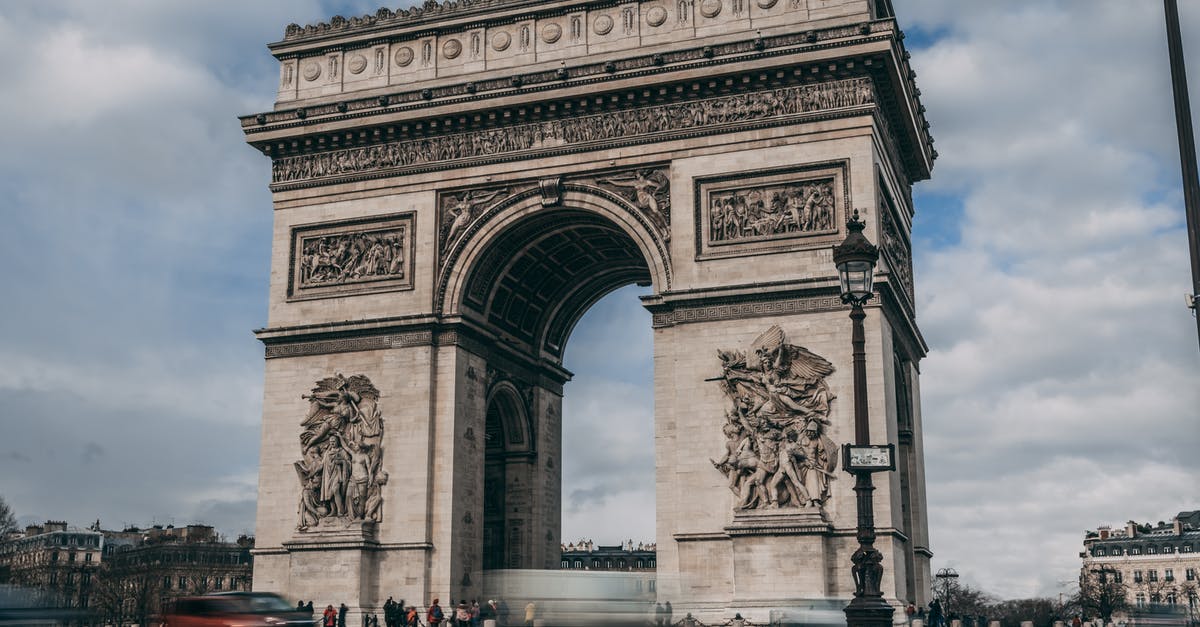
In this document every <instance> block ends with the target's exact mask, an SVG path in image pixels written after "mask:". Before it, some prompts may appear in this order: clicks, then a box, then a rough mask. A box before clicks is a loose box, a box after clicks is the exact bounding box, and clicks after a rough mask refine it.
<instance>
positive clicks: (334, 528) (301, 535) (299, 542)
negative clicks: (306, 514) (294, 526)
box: [283, 518, 379, 551]
mask: <svg viewBox="0 0 1200 627" xmlns="http://www.w3.org/2000/svg"><path fill="white" fill-rule="evenodd" d="M378 545H379V540H378V533H377V530H376V525H375V523H373V522H364V521H351V520H345V519H340V518H326V519H324V520H322V521H321V524H320V525H318V526H314V527H309V528H308V529H307V530H305V531H297V532H296V535H294V536H292V539H291V540H289V541H287V542H284V543H283V548H285V549H287V550H288V551H336V550H339V549H374V548H376V547H377V546H378Z"/></svg>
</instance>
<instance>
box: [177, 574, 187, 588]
mask: <svg viewBox="0 0 1200 627" xmlns="http://www.w3.org/2000/svg"><path fill="white" fill-rule="evenodd" d="M186 588H187V577H185V576H183V575H180V576H179V589H180V590H184V589H186Z"/></svg>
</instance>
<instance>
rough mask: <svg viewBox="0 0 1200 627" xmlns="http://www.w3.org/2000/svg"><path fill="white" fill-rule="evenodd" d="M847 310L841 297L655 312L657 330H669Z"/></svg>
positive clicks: (654, 323) (754, 302)
mask: <svg viewBox="0 0 1200 627" xmlns="http://www.w3.org/2000/svg"><path fill="white" fill-rule="evenodd" d="M845 307H846V306H845V305H844V304H843V303H842V300H841V298H839V297H838V296H812V297H808V298H789V299H782V300H763V301H750V302H738V303H726V304H720V305H700V306H680V307H674V308H672V309H671V310H669V311H660V312H655V313H654V315H653V316H652V320H653V325H654V327H656V328H657V327H669V326H674V325H677V324H687V323H691V322H717V321H720V320H735V319H741V318H752V317H756V316H779V315H787V314H795V313H811V312H816V311H840V310H842V309H844V308H845Z"/></svg>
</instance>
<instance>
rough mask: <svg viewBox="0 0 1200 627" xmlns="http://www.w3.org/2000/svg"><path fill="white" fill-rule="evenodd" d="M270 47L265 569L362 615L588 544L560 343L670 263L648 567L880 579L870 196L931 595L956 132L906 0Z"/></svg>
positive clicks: (288, 591)
mask: <svg viewBox="0 0 1200 627" xmlns="http://www.w3.org/2000/svg"><path fill="white" fill-rule="evenodd" d="M270 49H271V51H272V53H273V54H274V55H275V57H276V58H277V59H278V60H279V62H280V74H279V86H278V87H279V92H278V99H277V102H276V106H275V108H274V110H272V111H268V112H263V113H259V114H254V115H247V116H244V117H243V118H241V124H242V129H243V131H244V132H245V134H246V138H247V141H248V142H249V143H250V144H251V145H252V146H253V147H254V148H256V149H257V150H259V151H261V152H262V153H263V154H264V155H266V156H267V157H269V158H270V159H271V160H272V178H271V181H270V185H271V189H272V191H273V192H274V209H275V226H274V245H273V255H272V271H271V287H270V307H269V316H268V317H269V319H268V324H267V326H266V328H264V329H260V330H259V331H258V332H257V334H258V337H259V339H260V340H261V341H262V342H263V343H264V345H265V350H266V358H267V359H266V382H265V397H264V410H263V432H262V451H261V462H260V463H261V469H260V473H259V499H258V523H257V532H256V533H257V545H256V549H255V551H254V554H255V559H254V569H255V570H254V587H255V588H256V589H259V590H270V591H275V592H280V593H282V594H284V595H286V596H288V597H289V598H292V599H310V598H323V599H324V598H330V599H332V598H336V599H339V600H344V601H345V602H346V603H347V605H349V606H351V608H352V612H353V616H352V617H351V620H357V616H358V615H359V613H362V612H367V613H379V612H380V608H381V606H382V604H383V601H384V600H385V599H386V598H387V597H389V596H393V597H395V598H404V599H407V600H409V601H410V602H412V603H414V604H417V605H424V604H427V603H428V602H429V600H430V599H432V598H433V597H441V598H442V599H458V598H478V599H486V598H488V595H489V593H491V592H492V591H495V590H497V589H498V588H497V587H496V586H498V585H499V584H498V583H497V582H499V581H501V580H502V579H503V577H502V576H501V571H512V570H514V569H518V570H519V569H546V570H558V569H560V568H562V567H563V560H562V555H563V553H562V552H561V547H562V545H563V544H564V540H563V538H562V537H561V530H560V520H561V512H560V507H561V498H562V494H561V491H562V486H561V470H560V469H561V456H562V450H561V449H562V444H561V421H562V420H564V419H568V420H569V419H570V417H569V416H568V417H565V418H564V417H563V416H562V395H563V386H564V384H565V383H566V382H567V381H568V380H570V378H571V373H570V372H568V371H567V370H566V369H565V368H564V367H563V365H562V356H563V354H564V349H565V347H566V343H567V341H568V338H569V337H570V333H571V330H572V328H573V327H574V325H575V323H576V322H577V321H578V320H579V319H580V317H581V316H582V315H583V314H584V312H585V311H586V310H587V309H588V307H590V306H591V305H592V304H593V303H594V302H596V301H597V300H598V299H599V298H600V297H602V296H603V295H605V294H607V293H608V292H610V291H612V290H613V289H616V288H618V287H621V286H624V285H628V284H631V283H638V284H643V285H649V286H652V294H651V295H649V296H647V297H644V299H643V303H644V305H645V306H646V308H647V309H649V310H650V312H651V313H652V319H653V327H654V364H655V369H654V398H655V409H654V420H655V457H656V472H655V476H654V477H653V478H651V477H647V478H646V481H651V480H653V481H654V482H655V487H656V492H657V499H658V502H657V507H656V512H655V515H656V521H657V523H656V524H657V532H656V538H654V543H655V545H656V552H655V555H654V563H655V572H654V577H653V579H652V580H651V581H653V583H652V584H651V585H653V588H651V589H652V590H653V591H655V592H656V594H657V598H658V599H660V600H662V601H667V600H669V601H671V602H672V604H673V607H674V611H675V613H676V614H678V615H680V616H682V615H683V614H684V613H685V612H691V613H693V614H694V615H696V616H697V617H699V618H700V619H701V620H703V621H705V622H708V623H711V622H721V621H723V620H725V619H728V618H731V617H732V616H733V614H734V613H737V612H740V613H741V614H742V615H743V616H745V617H746V618H748V619H751V620H754V621H758V622H766V620H767V619H768V618H769V615H770V613H771V612H772V611H773V610H779V609H786V608H793V607H800V606H808V605H810V604H812V603H813V602H815V601H830V602H843V603H844V602H845V601H847V600H849V598H850V596H851V594H852V592H853V580H852V577H851V573H850V566H851V563H850V555H851V553H852V552H853V551H854V549H855V548H856V547H857V543H856V541H855V537H854V531H855V523H856V520H855V505H854V494H853V492H852V489H851V488H852V484H853V481H852V479H851V477H850V476H849V475H847V474H845V473H844V472H842V471H841V470H840V465H839V464H838V463H837V461H838V460H837V455H838V447H839V446H840V444H842V443H845V442H849V441H852V439H853V428H852V407H851V404H852V403H851V399H852V396H853V394H852V389H851V388H852V377H851V370H852V368H851V354H850V353H851V343H850V331H851V326H850V321H849V320H848V319H847V315H846V314H847V309H846V308H845V307H844V306H843V305H842V303H841V301H840V300H839V298H838V285H837V277H836V269H835V268H834V265H833V262H832V257H831V250H832V247H833V246H834V245H835V244H837V243H838V242H840V241H841V240H842V239H843V238H844V237H845V235H846V231H845V224H846V222H847V219H848V217H849V215H850V213H851V212H852V211H853V210H855V209H857V210H858V211H859V212H860V214H861V215H862V216H863V217H864V219H865V220H866V222H867V229H866V235H867V237H869V238H870V239H871V240H872V241H873V242H875V243H876V244H878V245H879V247H880V250H881V261H880V264H879V266H878V267H877V269H876V272H877V278H876V286H877V290H878V293H877V297H878V298H876V299H875V300H873V301H872V303H871V305H870V306H869V307H868V308H867V319H866V330H867V352H868V357H867V368H868V375H867V383H868V387H869V391H868V394H869V402H870V407H869V409H870V417H871V432H872V433H873V434H875V437H876V439H877V440H878V441H879V443H881V444H882V443H892V444H895V445H896V451H897V462H898V463H897V470H896V472H892V473H887V474H881V475H878V477H877V486H878V489H877V491H876V493H875V509H876V524H877V526H878V528H879V534H880V535H879V540H878V542H877V547H878V548H879V550H880V551H882V552H883V554H884V556H885V562H884V566H885V578H884V582H883V588H884V590H885V595H886V597H887V599H888V601H889V602H891V603H892V604H894V605H895V606H896V607H898V608H902V607H903V604H905V603H907V602H909V601H912V602H915V603H917V604H921V605H923V604H925V603H927V601H928V598H927V597H928V594H929V588H930V572H929V558H930V556H931V555H932V553H931V552H930V548H929V538H928V531H927V523H926V507H925V502H926V501H925V481H924V459H923V451H922V444H921V439H922V436H921V411H920V388H919V383H918V372H919V369H918V364H919V362H920V360H921V358H922V357H923V356H924V355H925V352H926V350H927V349H926V346H925V343H924V340H923V339H922V338H921V335H920V332H919V330H918V328H917V325H916V312H915V296H914V288H913V275H912V242H911V238H910V231H911V225H912V216H913V210H914V208H913V205H912V185H913V184H914V183H915V182H917V181H921V180H924V179H927V178H928V177H929V176H930V171H931V169H932V166H933V161H934V159H935V158H936V156H937V153H936V151H935V150H934V149H933V139H932V137H931V136H930V135H929V130H928V128H929V125H928V123H927V122H926V121H925V118H924V108H923V107H922V106H921V105H920V103H919V95H920V91H919V90H918V89H917V88H916V85H915V82H914V81H915V77H916V74H915V72H914V71H913V70H912V69H911V67H910V66H909V62H908V54H907V52H906V51H905V50H904V45H903V33H902V32H901V31H900V30H899V28H898V26H897V24H896V21H895V18H894V17H893V14H892V7H891V4H890V2H889V1H888V0H678V1H675V0H672V1H669V2H668V1H664V0H647V1H644V2H612V1H579V0H575V1H562V0H560V1H552V2H529V1H519V0H460V1H459V2H457V3H454V2H450V3H447V4H438V3H437V2H433V1H430V2H427V3H426V4H425V5H424V6H422V7H418V8H413V9H408V10H405V11H400V12H393V11H391V10H388V9H381V10H380V11H379V12H377V13H376V14H375V15H371V16H366V17H357V18H349V19H347V18H340V17H338V18H334V19H332V20H331V21H329V23H327V24H320V25H313V26H306V27H301V26H298V25H291V26H289V27H287V29H286V32H285V38H284V40H283V41H281V42H278V43H275V44H272V45H271V46H270ZM573 564H574V562H573V561H570V562H568V566H573ZM575 570H576V569H574V568H573V567H568V568H566V569H565V571H564V572H563V573H562V575H561V577H569V576H572V575H573V574H574V573H572V572H570V571H575ZM639 581H641V579H639ZM505 590H506V594H508V592H507V591H510V590H511V588H505ZM643 592H645V589H643ZM517 601H520V599H510V600H509V604H510V605H513V604H514V603H515V602H517ZM513 606H515V605H513ZM897 616H898V617H902V614H897Z"/></svg>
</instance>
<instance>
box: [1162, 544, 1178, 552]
mask: <svg viewBox="0 0 1200 627" xmlns="http://www.w3.org/2000/svg"><path fill="white" fill-rule="evenodd" d="M1174 552H1175V547H1173V546H1171V545H1169V544H1168V545H1167V546H1164V547H1163V553H1174Z"/></svg>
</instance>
